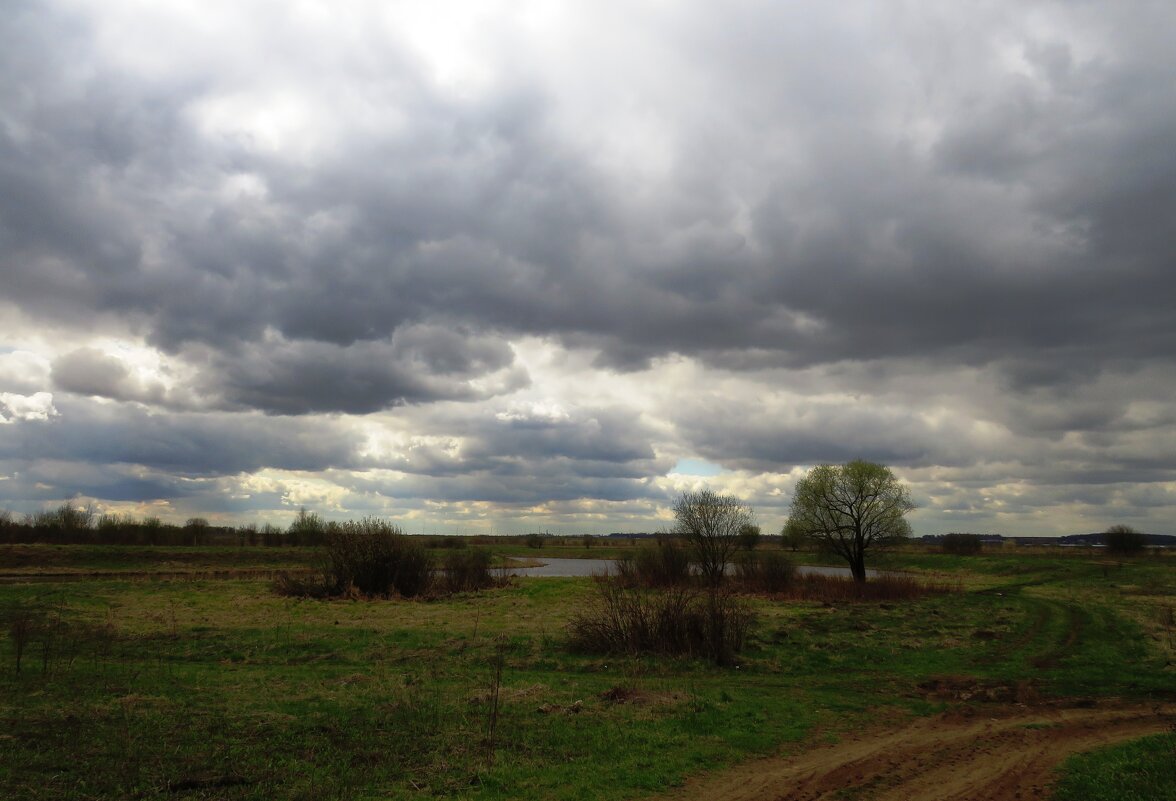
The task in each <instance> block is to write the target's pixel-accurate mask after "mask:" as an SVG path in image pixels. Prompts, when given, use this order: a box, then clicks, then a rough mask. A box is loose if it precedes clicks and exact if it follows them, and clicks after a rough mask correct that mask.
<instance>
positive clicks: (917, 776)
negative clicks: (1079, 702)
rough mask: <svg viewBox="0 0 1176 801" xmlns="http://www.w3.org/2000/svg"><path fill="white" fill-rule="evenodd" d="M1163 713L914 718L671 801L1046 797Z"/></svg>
mask: <svg viewBox="0 0 1176 801" xmlns="http://www.w3.org/2000/svg"><path fill="white" fill-rule="evenodd" d="M1173 715H1176V709H1174V708H1171V707H1168V708H1167V709H1164V710H1161V709H1158V708H1156V707H1151V706H1148V707H1130V706H1127V707H1125V706H1119V707H1117V708H1098V709H1074V708H1070V709H1058V708H1034V709H1026V708H1024V707H996V706H984V707H980V708H977V709H976V710H975V711H974V713H971V714H967V713H966V714H961V713H958V712H957V713H947V714H943V715H937V716H935V717H931V718H921V719H918V720H915V721H913V722H910V723H908V724H906V725H904V726H902V727H901V728H899V729H892V730H889V731H881V732H878V733H876V734H869V735H867V734H861V735H855V736H853V737H851V738H847V739H844V740H843V741H842V742H840V743H837V744H835V745H828V746H821V747H819V748H815V749H813V750H810V751H806V752H804V753H802V754H798V755H796V756H791V757H773V758H769V759H763V760H757V761H755V762H749V763H745V764H743V765H739V766H737V767H735V768H732V769H730V770H727V771H724V772H722V773H719V774H713V775H711V776H707V777H704V778H703V779H700V780H698V781H692V782H688V783H687V784H686V785H685V786H684V787H682V788H679V789H678V790H676V791H674V792H673V793H670V794H668V795H666V796H664V798H666V799H675V800H676V801H693V800H694V799H699V800H700V801H701V799H707V801H736V800H737V799H738V801H823V800H824V799H835V798H836V799H843V798H854V799H862V800H863V801H865V799H870V800H871V801H952V800H953V799H955V800H958V801H1028V799H1042V798H1048V797H1049V788H1050V785H1051V783H1052V782H1053V781H1054V779H1055V774H1054V772H1053V769H1054V768H1055V767H1056V766H1057V765H1058V764H1059V763H1061V762H1062V761H1063V760H1064V759H1065V758H1066V757H1067V756H1069V755H1071V754H1074V753H1077V752H1080V751H1087V750H1090V749H1092V748H1098V747H1100V746H1103V745H1109V744H1112V743H1116V742H1120V741H1122V740H1128V739H1131V738H1135V737H1142V736H1144V735H1147V734H1153V733H1157V732H1162V731H1165V730H1167V729H1168V728H1169V727H1170V726H1171V724H1172V721H1173V719H1174V718H1173Z"/></svg>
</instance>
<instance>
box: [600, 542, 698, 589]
mask: <svg viewBox="0 0 1176 801" xmlns="http://www.w3.org/2000/svg"><path fill="white" fill-rule="evenodd" d="M617 569H618V570H619V571H620V575H621V578H622V580H624V581H626V582H629V583H633V584H643V585H645V586H646V587H672V586H675V585H679V584H685V583H686V582H688V581H689V580H690V554H689V552H688V551H686V549H684V548H679V547H677V546H676V545H675V544H674V543H673V542H671V541H670V540H659V541H658V542H657V543H655V544H653V545H644V546H642V547H641V548H639V549H638V550H637V551H636V552H635V553H632V554H625V557H624V558H623V559H622V560H621V561H620V562H618V564H617Z"/></svg>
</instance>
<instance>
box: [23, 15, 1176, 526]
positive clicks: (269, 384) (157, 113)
mask: <svg viewBox="0 0 1176 801" xmlns="http://www.w3.org/2000/svg"><path fill="white" fill-rule="evenodd" d="M1174 31H1176V6H1174V5H1173V4H1171V3H1170V2H1159V1H1158V0H1157V2H1129V1H1127V0H1125V1H1124V2H1114V3H1109V2H1104V3H1083V2H1065V3H1047V2H1040V3H1039V2H1025V0H1007V2H999V1H996V0H994V1H993V2H976V3H967V4H959V3H951V4H944V3H938V2H897V3H877V2H853V1H852V0H845V1H843V2H836V3H830V2H825V1H824V0H822V1H821V2H789V3H771V2H763V3H757V2H735V3H727V4H719V5H716V4H715V3H709V2H691V3H666V2H660V1H659V2H635V1H634V0H625V1H624V2H608V1H607V0H606V1H604V2H602V0H591V2H588V1H585V2H556V1H555V0H537V1H536V2H532V3H528V2H522V1H520V0H509V1H508V2H507V1H504V2H501V3H494V2H483V1H482V0H479V2H448V3H446V2H438V1H437V0H430V2H428V3H415V2H413V3H409V2H405V3H388V2H383V0H373V1H372V2H346V3H339V2H333V3H326V2H322V3H319V2H309V1H307V2H272V1H270V0H266V2H231V3H230V2H224V3H206V2H167V3H158V2H147V1H146V0H144V1H143V2H130V1H129V0H61V1H60V2H26V1H25V0H14V1H13V2H10V3H7V4H6V5H5V9H4V13H3V15H0V281H2V283H0V509H8V510H10V511H11V512H13V513H15V514H21V513H27V512H33V511H36V510H38V509H41V508H44V507H45V506H47V505H50V504H55V503H60V502H61V501H63V500H65V499H78V500H79V501H81V502H93V503H94V504H95V507H96V508H97V509H98V510H100V511H108V512H125V513H133V514H135V515H146V514H151V515H158V516H160V517H163V518H165V519H169V520H175V521H179V522H182V521H183V520H184V519H185V518H187V517H190V516H195V515H200V516H205V517H208V518H210V519H212V520H215V521H223V522H231V523H238V522H272V523H276V524H284V523H286V522H288V521H289V519H290V517H291V516H292V514H293V513H294V512H295V511H296V510H297V509H298V508H299V507H300V506H303V505H305V506H306V507H308V508H310V509H313V510H316V511H318V512H319V513H321V514H323V515H324V516H327V517H330V518H346V517H358V516H361V515H366V514H376V515H380V516H383V517H388V518H392V519H395V520H398V521H400V522H402V523H403V524H404V525H405V526H406V527H407V528H408V529H409V530H411V531H420V532H446V533H449V532H453V531H462V532H466V533H472V532H475V531H479V532H485V531H490V530H493V531H496V532H512V533H513V532H521V531H527V530H533V529H536V528H549V529H551V530H552V531H553V532H554V531H561V532H568V533H571V532H596V533H607V532H609V531H615V530H654V529H656V528H658V527H660V526H664V525H666V524H667V522H668V516H669V511H668V510H669V504H670V502H671V500H672V498H673V497H674V496H675V494H676V493H678V492H680V491H681V490H682V489H684V488H693V487H699V486H703V485H707V486H710V487H711V488H713V489H716V490H719V491H723V492H729V493H733V494H736V495H738V496H739V497H741V498H743V499H744V500H746V501H747V502H748V503H750V504H751V505H752V506H753V507H754V509H755V510H756V512H757V514H758V517H759V520H760V522H761V524H762V525H763V526H764V528H765V529H766V530H769V531H776V530H778V529H779V527H780V525H781V524H782V523H783V520H784V518H785V517H786V515H787V509H788V504H789V503H790V501H791V492H792V487H793V486H794V484H795V482H796V480H797V479H798V478H799V477H800V476H802V475H803V474H804V472H805V471H806V470H807V469H808V468H809V467H811V466H812V465H814V464H819V463H823V462H833V463H837V462H843V461H846V460H850V459H854V458H859V457H860V458H865V459H869V460H874V461H879V462H883V463H885V464H887V465H889V466H891V467H892V468H893V469H894V470H895V472H896V473H897V474H898V475H899V476H900V477H901V478H902V479H903V480H905V481H906V482H908V483H909V484H910V486H911V488H912V492H913V495H914V498H915V500H916V502H917V503H918V505H919V509H918V510H917V511H916V512H915V513H913V515H912V517H911V522H912V525H913V527H914V530H915V533H916V534H926V533H938V532H944V531H977V532H985V533H987V532H992V533H1003V534H1006V535H1050V534H1064V533H1078V532H1087V531H1096V530H1102V528H1103V527H1105V526H1107V525H1109V524H1111V523H1127V524H1130V525H1134V526H1136V527H1138V528H1141V529H1143V530H1147V531H1153V532H1156V533H1176V525H1173V523H1174V521H1176V405H1174V404H1173V397H1174V396H1176V360H1174V358H1173V356H1174V354H1176V48H1174V47H1173V46H1172V44H1173V35H1174V33H1173V32H1174Z"/></svg>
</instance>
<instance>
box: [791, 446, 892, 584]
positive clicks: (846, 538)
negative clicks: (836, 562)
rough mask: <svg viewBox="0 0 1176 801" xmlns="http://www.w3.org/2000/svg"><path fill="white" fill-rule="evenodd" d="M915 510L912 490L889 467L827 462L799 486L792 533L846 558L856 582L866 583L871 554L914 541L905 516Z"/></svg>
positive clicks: (793, 506)
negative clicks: (886, 547) (908, 538)
mask: <svg viewBox="0 0 1176 801" xmlns="http://www.w3.org/2000/svg"><path fill="white" fill-rule="evenodd" d="M914 508H915V505H914V503H912V502H911V496H910V491H909V490H908V489H907V488H906V487H905V486H903V484H902V483H901V482H900V481H899V480H898V479H897V478H895V476H894V473H892V472H890V469H889V468H887V467H885V466H883V465H880V464H875V463H874V462H865V461H861V460H858V461H853V462H849V463H848V464H845V465H840V466H836V465H828V464H823V465H820V466H818V467H814V468H813V469H812V470H810V471H809V474H808V475H807V476H805V477H804V478H802V479H801V480H800V481H799V482H798V483H797V485H796V494H795V495H794V496H793V498H792V513H791V515H789V517H788V524H787V526H786V530H792V531H796V532H803V534H804V535H805V536H806V537H808V538H809V539H811V540H814V541H816V542H817V543H818V544H820V545H821V546H823V547H824V548H827V549H828V550H830V551H832V552H833V553H835V554H837V555H838V556H840V557H841V558H843V559H845V561H846V562H848V563H849V570H850V572H851V573H852V574H853V578H854V581H865V580H866V552H867V551H869V550H870V549H871V548H876V547H882V546H886V545H890V544H893V543H895V542H899V541H901V540H903V539H905V538H906V537H909V536H910V533H911V526H910V524H909V523H908V522H907V521H906V519H905V517H904V515H905V514H906V513H907V512H909V511H911V510H912V509H914Z"/></svg>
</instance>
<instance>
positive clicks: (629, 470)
mask: <svg viewBox="0 0 1176 801" xmlns="http://www.w3.org/2000/svg"><path fill="white" fill-rule="evenodd" d="M413 429H414V431H416V432H417V433H428V432H430V431H434V432H437V433H436V434H435V435H434V436H433V437H432V438H431V439H428V440H426V441H423V442H418V443H415V444H413V445H411V446H410V447H407V448H405V449H403V450H402V451H401V452H400V453H399V454H398V455H397V456H396V457H395V458H394V459H391V460H389V461H386V462H381V465H382V466H385V467H391V468H395V469H397V470H400V471H404V472H406V473H411V474H415V475H421V476H430V477H434V478H444V477H457V476H467V475H482V476H496V477H509V478H510V479H511V481H512V482H515V483H517V484H518V485H519V491H522V492H524V493H528V495H527V497H530V498H531V499H532V501H533V502H538V501H539V500H541V499H542V497H543V496H542V494H541V493H542V491H543V488H544V486H545V485H546V484H549V483H550V481H551V480H552V477H553V476H559V479H558V480H559V481H560V482H562V483H563V484H564V485H565V486H566V487H569V488H572V487H577V486H578V487H580V490H581V491H583V492H585V493H587V494H585V495H583V496H581V497H590V487H589V484H591V483H593V482H597V483H598V482H599V481H601V480H606V479H609V478H615V479H618V480H620V481H622V482H628V481H632V480H637V479H643V478H646V477H648V476H649V475H650V474H651V473H652V474H657V473H664V471H665V469H666V468H667V467H668V466H669V465H668V464H667V463H665V460H664V459H662V460H659V459H657V457H656V455H655V453H654V450H653V446H652V443H653V441H654V438H655V434H654V432H653V431H652V430H650V428H649V427H648V426H647V425H646V424H644V423H643V422H642V421H641V420H640V419H638V418H636V417H634V416H633V415H627V414H623V413H621V412H618V411H614V410H609V409H580V410H578V411H577V412H576V413H575V414H574V415H555V416H551V415H543V414H535V413H532V412H528V411H511V412H499V413H497V414H485V415H482V416H477V417H470V416H463V417H459V416H456V415H439V416H435V417H433V418H432V419H430V418H429V417H428V416H426V417H423V418H420V419H417V420H415V421H414V422H413ZM539 477H543V478H544V481H542V482H540V481H539ZM492 480H493V479H491V481H492ZM528 481H535V482H536V483H535V484H533V485H532V488H531V489H530V490H527V489H525V485H526V482H528ZM467 491H468V490H467Z"/></svg>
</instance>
